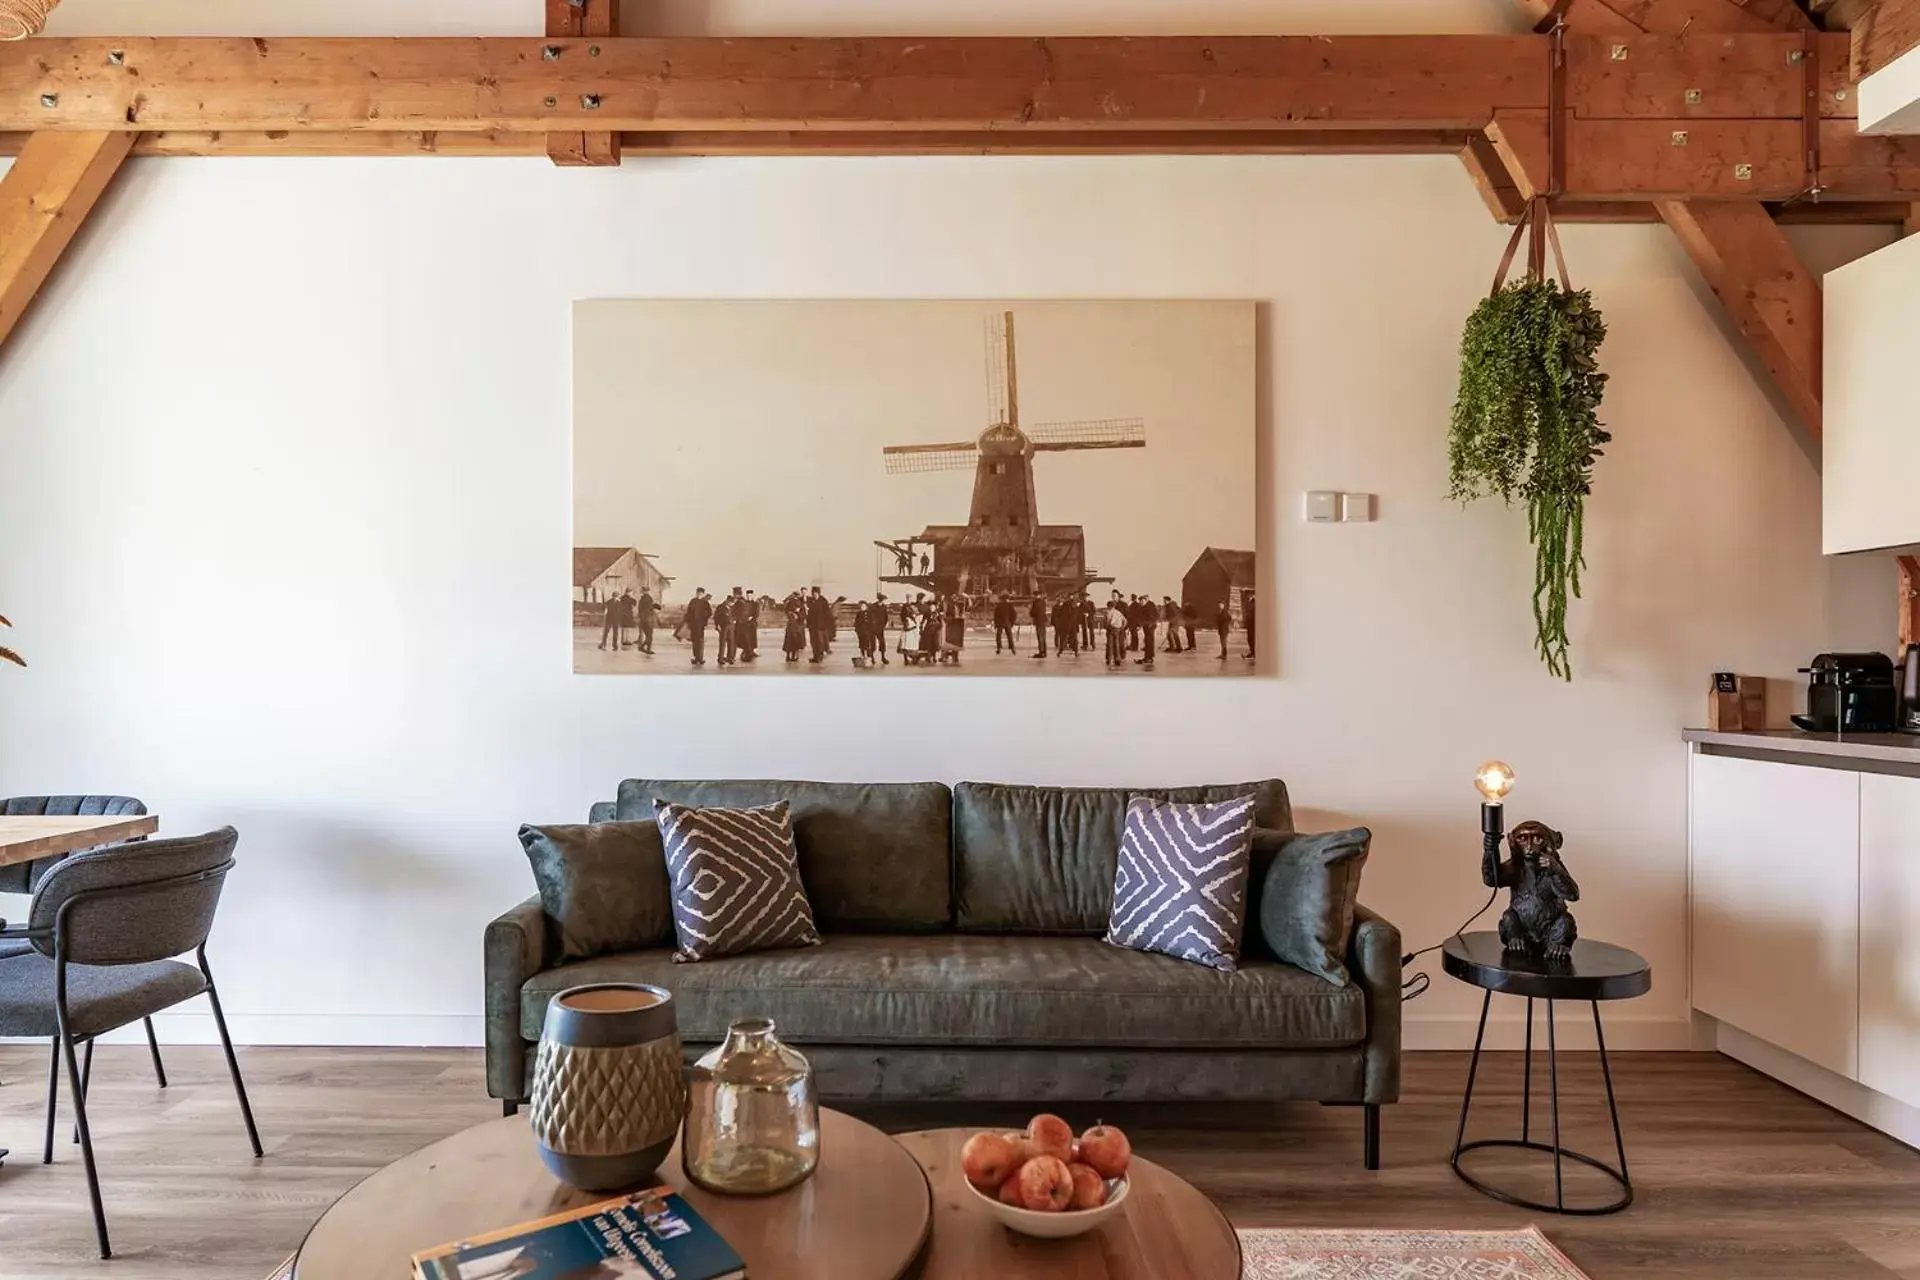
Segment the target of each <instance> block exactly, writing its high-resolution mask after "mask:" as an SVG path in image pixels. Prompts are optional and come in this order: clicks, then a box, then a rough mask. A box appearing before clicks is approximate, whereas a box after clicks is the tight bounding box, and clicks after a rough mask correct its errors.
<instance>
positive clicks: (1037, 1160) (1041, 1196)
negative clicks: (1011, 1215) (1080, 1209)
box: [1020, 1156, 1073, 1213]
mask: <svg viewBox="0 0 1920 1280" xmlns="http://www.w3.org/2000/svg"><path fill="white" fill-rule="evenodd" d="M1072 1202H1073V1175H1072V1174H1070V1173H1068V1172H1067V1164H1066V1161H1064V1160H1060V1159H1058V1158H1056V1157H1054V1156H1035V1157H1034V1158H1033V1159H1031V1160H1029V1161H1027V1162H1026V1163H1025V1164H1023V1165H1021V1166H1020V1203H1021V1204H1022V1205H1023V1206H1025V1207H1026V1208H1028V1209H1032V1210H1033V1211H1034V1212H1035V1213H1059V1212H1061V1211H1062V1210H1063V1209H1065V1208H1066V1207H1067V1206H1068V1205H1069V1204H1071V1203H1072Z"/></svg>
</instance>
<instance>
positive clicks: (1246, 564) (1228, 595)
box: [1180, 547, 1254, 627]
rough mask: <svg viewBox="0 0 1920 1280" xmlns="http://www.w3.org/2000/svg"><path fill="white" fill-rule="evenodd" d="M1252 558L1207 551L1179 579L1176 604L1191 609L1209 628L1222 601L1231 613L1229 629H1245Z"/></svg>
mask: <svg viewBox="0 0 1920 1280" xmlns="http://www.w3.org/2000/svg"><path fill="white" fill-rule="evenodd" d="M1253 589H1254V554H1253V552H1251V551H1228V550H1223V549H1222V548H1220V547H1208V548H1207V549H1206V550H1204V551H1202V552H1201V553H1200V558H1199V559H1197V560H1195V561H1194V562H1193V567H1192V568H1191V569H1188V570H1187V573H1186V576H1185V577H1183V578H1182V579H1180V603H1181V604H1182V605H1190V606H1192V608H1193V610H1194V612H1195V613H1197V614H1198V615H1199V616H1200V618H1201V619H1202V620H1203V622H1205V623H1206V624H1209V625H1210V624H1211V623H1212V622H1213V619H1214V618H1215V617H1216V616H1217V615H1218V613H1219V611H1220V605H1221V603H1222V602H1223V601H1224V602H1225V603H1226V605H1227V607H1228V608H1229V609H1230V610H1232V613H1233V625H1234V626H1236V627H1239V626H1244V625H1246V616H1247V602H1248V601H1249V600H1251V599H1252V598H1253Z"/></svg>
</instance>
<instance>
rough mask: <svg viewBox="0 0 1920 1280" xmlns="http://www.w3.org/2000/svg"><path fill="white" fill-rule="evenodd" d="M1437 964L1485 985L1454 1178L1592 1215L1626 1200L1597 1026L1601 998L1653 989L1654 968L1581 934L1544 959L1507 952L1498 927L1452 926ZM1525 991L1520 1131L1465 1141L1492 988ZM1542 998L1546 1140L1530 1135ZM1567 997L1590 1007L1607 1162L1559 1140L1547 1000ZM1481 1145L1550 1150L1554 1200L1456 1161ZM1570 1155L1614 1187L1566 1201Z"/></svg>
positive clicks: (1517, 1201)
mask: <svg viewBox="0 0 1920 1280" xmlns="http://www.w3.org/2000/svg"><path fill="white" fill-rule="evenodd" d="M1441 953H1442V954H1441V966H1442V967H1443V968H1444V969H1445V970H1446V972H1447V973H1448V974H1450V975H1451V976H1453V977H1455V978H1458V979H1460V981H1462V982H1467V983H1471V984H1472V985H1474V986H1476V987H1480V988H1482V989H1484V990H1485V991H1486V993H1487V994H1486V995H1485V997H1483V998H1482V999H1481V1001H1480V1028H1479V1030H1478V1031H1476V1032H1475V1033H1474V1036H1473V1060H1472V1063H1471V1065H1469V1066H1468V1068H1467V1093H1466V1096H1465V1097H1464V1098H1462V1099H1461V1100H1460V1127H1459V1129H1458V1130H1457V1131H1456V1132H1455V1133H1454V1138H1453V1156H1452V1158H1451V1159H1450V1160H1449V1162H1448V1163H1450V1164H1451V1165H1452V1166H1453V1171H1454V1173H1456V1174H1458V1175H1459V1177H1460V1180H1461V1181H1462V1182H1464V1183H1466V1184H1467V1185H1468V1186H1470V1187H1472V1188H1473V1189H1474V1190H1475V1191H1478V1192H1480V1193H1481V1194H1482V1195H1487V1196H1492V1197H1493V1198H1494V1199H1495V1200H1501V1201H1505V1202H1506V1203H1507V1204H1511V1205H1517V1206H1519V1207H1520V1208H1522V1209H1532V1210H1535V1211H1537V1212H1540V1213H1562V1214H1576V1215H1582V1216H1589V1217H1595V1216H1599V1215H1602V1214H1608V1213H1618V1212H1620V1210H1622V1209H1624V1208H1626V1207H1627V1206H1628V1205H1630V1204H1632V1203H1633V1183H1632V1181H1631V1180H1630V1179H1629V1178H1628V1176H1627V1144H1626V1142H1625V1140H1624V1139H1623V1138H1622V1137H1621V1136H1620V1108H1619V1106H1618V1105H1617V1104H1616V1103H1615V1102H1614V1098H1613V1067H1612V1065H1611V1064H1610V1063H1609V1062H1608V1061H1607V1037H1606V1033H1605V1032H1604V1031H1602V1030H1601V1027H1600V1002H1601V1001H1602V1000H1630V999H1632V998H1633V997H1635V996H1643V995H1645V994H1646V993H1647V992H1648V991H1651V990H1652V989H1653V969H1652V967H1651V966H1650V965H1648V964H1647V962H1646V960H1645V959H1643V958H1642V957H1640V956H1638V955H1636V954H1634V953H1633V952H1631V951H1629V950H1627V949H1626V948H1625V947H1616V946H1612V945H1611V944H1609V943H1605V942H1589V941H1587V940H1586V939H1584V938H1583V939H1581V940H1580V941H1578V942H1576V943H1574V944H1573V954H1572V955H1571V956H1569V957H1567V958H1566V959H1564V960H1547V959H1542V958H1539V957H1535V956H1527V955H1522V954H1518V953H1515V952H1509V951H1507V950H1505V949H1504V948H1503V947H1502V946H1501V945H1500V935H1499V934H1497V933H1466V934H1455V935H1454V936H1453V937H1451V938H1449V939H1447V941H1446V944H1445V945H1444V946H1443V947H1442V948H1441ZM1496 991H1497V992H1502V993H1504V994H1507V995H1516V996H1525V997H1526V998H1527V1039H1526V1055H1525V1066H1524V1067H1523V1071H1524V1073H1525V1074H1524V1077H1523V1083H1522V1084H1521V1087H1520V1137H1519V1138H1518V1139H1514V1138H1481V1139H1479V1140H1477V1141H1474V1142H1468V1141H1466V1136H1467V1112H1468V1110H1469V1109H1471V1108H1472V1106H1473V1081H1474V1077H1475V1076H1476V1075H1477V1074H1478V1073H1479V1070H1480V1046H1481V1044H1482V1042H1483V1041H1484V1040H1485V1039H1486V1035H1487V1010H1488V1009H1489V1008H1490V1007H1491V1006H1492V1004H1493V996H1494V993H1495V992H1496ZM1535 1000H1545V1001H1546V1002H1547V1080H1548V1088H1549V1091H1550V1092H1549V1097H1550V1101H1551V1105H1552V1117H1553V1120H1552V1123H1553V1142H1552V1143H1551V1144H1548V1143H1545V1142H1535V1141H1534V1140H1533V1114H1532V1113H1533V1002H1534V1001H1535ZM1561 1000H1573V1001H1580V1002H1584V1003H1586V1004H1589V1005H1591V1006H1592V1007H1593V1035H1594V1039H1595V1040H1596V1041H1597V1042H1598V1043H1599V1046H1600V1075H1601V1078H1602V1079H1603V1080H1605V1081H1606V1086H1607V1115H1608V1118H1610V1119H1611V1120H1612V1121H1613V1150H1614V1154H1615V1156H1616V1158H1617V1159H1618V1161H1619V1163H1618V1165H1608V1164H1606V1163H1604V1162H1603V1161H1600V1160H1597V1159H1595V1158H1594V1157H1592V1156H1589V1155H1584V1154H1582V1153H1581V1152H1578V1151H1573V1150H1570V1149H1569V1148H1567V1147H1565V1146H1563V1145H1561V1142H1560V1061H1559V1052H1558V1048H1559V1046H1558V1045H1557V1043H1556V1038H1555V1034H1554V1025H1553V1006H1554V1004H1555V1003H1556V1002H1557V1001H1561ZM1483 1147H1510V1148H1518V1149H1520V1150H1523V1151H1543V1152H1551V1153H1552V1154H1553V1203H1552V1204H1545V1203H1542V1202H1540V1201H1538V1200H1529V1199H1527V1198H1526V1197H1524V1196H1518V1195H1514V1194H1512V1193H1511V1192H1507V1191H1502V1190H1500V1189H1499V1188H1498V1187H1494V1186H1491V1185H1489V1184H1488V1183H1486V1182H1484V1181H1482V1180H1481V1179H1479V1178H1477V1177H1475V1176H1474V1175H1473V1174H1471V1173H1468V1172H1467V1171H1466V1170H1465V1169H1463V1168H1461V1167H1460V1157H1461V1156H1463V1155H1465V1154H1466V1153H1467V1152H1469V1151H1476V1150H1479V1149H1480V1148H1483ZM1566 1160H1573V1161H1576V1162H1577V1163H1580V1164H1584V1165H1586V1166H1588V1167H1589V1168H1592V1169H1598V1170H1599V1171H1600V1172H1601V1173H1604V1174H1606V1175H1607V1176H1608V1177H1609V1178H1611V1179H1613V1181H1614V1182H1616V1183H1618V1184H1619V1186H1620V1194H1619V1195H1618V1196H1616V1197H1615V1198H1613V1199H1612V1200H1609V1201H1607V1202H1606V1203H1605V1204H1599V1205H1569V1204H1568V1203H1567V1193H1566V1184H1565V1179H1564V1177H1563V1161H1566Z"/></svg>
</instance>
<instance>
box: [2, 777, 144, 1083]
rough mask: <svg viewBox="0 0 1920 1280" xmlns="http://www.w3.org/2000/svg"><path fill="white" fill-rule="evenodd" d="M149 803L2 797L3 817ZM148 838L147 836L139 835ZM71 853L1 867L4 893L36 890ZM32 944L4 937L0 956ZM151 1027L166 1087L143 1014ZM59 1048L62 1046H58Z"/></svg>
mask: <svg viewBox="0 0 1920 1280" xmlns="http://www.w3.org/2000/svg"><path fill="white" fill-rule="evenodd" d="M146 811H147V806H146V805H145V804H143V803H142V802H140V801H139V800H136V799H134V798H133V797H132V796H9V797H7V798H6V799H4V800H0V817H8V818H13V817H29V818H55V817H57V818H120V817H139V816H141V815H143V814H145V813H146ZM134 839H136V840H144V839H146V837H145V836H135V837H134ZM70 856H72V855H70V854H64V853H63V854H60V855H59V856H58V857H53V858H35V859H34V860H33V861H31V862H16V863H14V864H13V865H12V866H10V867H0V893H32V892H33V891H34V889H35V888H36V887H38V885H39V884H40V881H41V880H42V879H43V878H44V877H45V876H46V874H47V872H49V871H51V870H53V869H54V868H55V867H56V866H58V865H59V864H60V860H61V859H62V858H66V857H70ZM32 949H33V947H32V944H31V943H28V942H25V941H19V940H15V941H11V942H8V941H0V960H5V959H6V958H7V957H8V956H18V955H25V954H26V953H27V952H28V951H30V950H32ZM141 1021H142V1022H144V1023H145V1024H146V1031H147V1053H148V1055H149V1056H151V1057H152V1058H153V1078H154V1079H155V1080H156V1081H158V1082H159V1084H160V1087H161V1088H162V1089H164V1088H166V1087H167V1068H166V1065H165V1064H164V1063H162V1062H161V1061H160V1041H159V1039H158V1038H157V1037H155V1036H154V1034H153V1019H151V1018H143V1019H141ZM54 1049H55V1052H56V1053H57V1052H58V1051H59V1046H58V1045H57V1044H56V1045H55V1046H54Z"/></svg>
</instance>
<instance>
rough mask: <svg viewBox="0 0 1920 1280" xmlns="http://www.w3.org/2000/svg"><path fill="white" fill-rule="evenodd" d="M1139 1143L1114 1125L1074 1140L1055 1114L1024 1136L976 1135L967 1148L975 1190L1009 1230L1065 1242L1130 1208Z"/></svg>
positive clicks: (967, 1173) (966, 1168) (963, 1157)
mask: <svg viewBox="0 0 1920 1280" xmlns="http://www.w3.org/2000/svg"><path fill="white" fill-rule="evenodd" d="M1132 1159H1133V1144H1132V1143H1130V1142H1128V1141H1127V1135H1126V1134H1124V1133H1122V1132H1120V1130H1119V1129H1117V1128H1115V1127H1114V1126H1112V1125H1110V1124H1096V1125H1094V1126H1093V1128H1091V1129H1089V1130H1087V1131H1086V1132H1085V1133H1083V1134H1081V1135H1080V1136H1079V1137H1078V1138H1075V1137H1074V1136H1073V1129H1072V1127H1071V1126H1069V1125H1068V1124H1067V1122H1066V1121H1065V1120H1062V1119H1061V1118H1060V1117H1059V1116H1055V1115H1037V1116H1035V1117H1034V1118H1033V1119H1032V1120H1030V1121H1028V1122H1027V1127H1026V1128H1025V1129H1024V1130H1022V1131H1020V1132H1017V1133H976V1134H974V1135H973V1136H972V1137H971V1138H968V1139H967V1143H966V1146H964V1147H962V1148H961V1150H960V1172H961V1174H962V1175H963V1176H964V1177H965V1178H966V1182H967V1188H968V1190H970V1191H972V1192H973V1194H974V1196H975V1197H976V1198H977V1199H978V1200H979V1201H980V1203H981V1204H982V1205H984V1206H986V1210H987V1212H988V1213H990V1214H992V1215H993V1217H994V1218H996V1219H998V1220H999V1222H1000V1224H1001V1225H1002V1226H1004V1227H1006V1228H1007V1229H1008V1230H1009V1231H1017V1232H1019V1233H1020V1234H1021V1235H1025V1236H1038V1237H1040V1238H1041V1239H1043V1240H1064V1239H1066V1238H1067V1237H1068V1236H1077V1235H1080V1234H1081V1233H1082V1232H1086V1231H1091V1230H1093V1229H1094V1228H1095V1227H1097V1226H1099V1225H1100V1224H1101V1223H1103V1222H1105V1221H1106V1220H1107V1219H1108V1218H1111V1217H1112V1216H1113V1215H1114V1214H1116V1213H1118V1212H1120V1208H1121V1206H1122V1205H1124V1204H1126V1202H1127V1165H1128V1163H1129V1162H1130V1161H1131V1160H1132Z"/></svg>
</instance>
